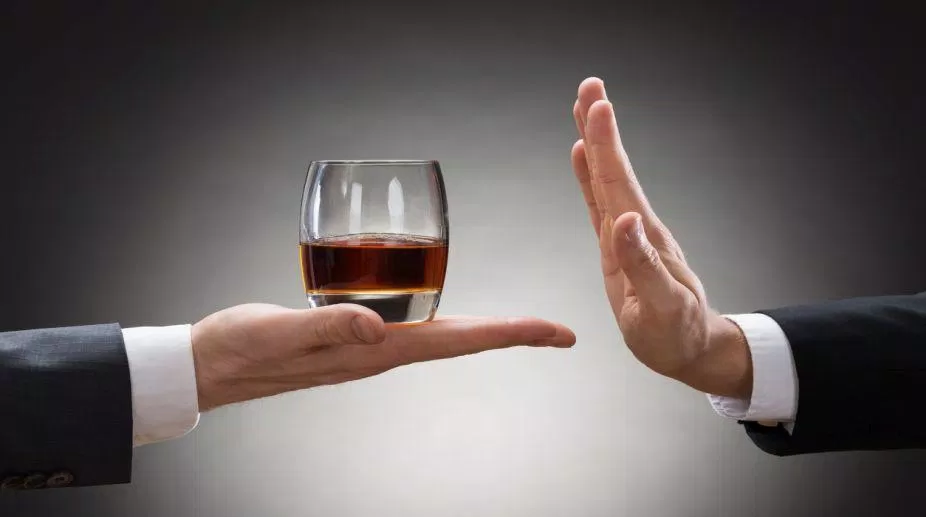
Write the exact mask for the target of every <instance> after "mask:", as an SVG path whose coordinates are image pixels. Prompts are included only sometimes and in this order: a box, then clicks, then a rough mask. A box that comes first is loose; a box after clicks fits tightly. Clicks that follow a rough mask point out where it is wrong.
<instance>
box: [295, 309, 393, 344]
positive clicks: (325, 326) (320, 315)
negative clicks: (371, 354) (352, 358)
mask: <svg viewBox="0 0 926 517" xmlns="http://www.w3.org/2000/svg"><path fill="white" fill-rule="evenodd" d="M298 315H299V317H300V319H301V321H300V326H301V327H302V328H303V329H304V330H303V334H304V340H305V342H306V343H305V344H306V346H307V347H309V348H314V347H319V346H330V345H359V344H363V343H371V344H376V343H380V342H382V341H383V340H384V339H385V338H386V326H385V323H384V322H383V319H382V318H381V317H380V316H379V315H378V314H376V313H375V312H373V311H372V310H370V309H368V308H366V307H362V306H360V305H354V304H348V303H341V304H335V305H329V306H327V307H319V308H315V309H305V310H303V311H298Z"/></svg>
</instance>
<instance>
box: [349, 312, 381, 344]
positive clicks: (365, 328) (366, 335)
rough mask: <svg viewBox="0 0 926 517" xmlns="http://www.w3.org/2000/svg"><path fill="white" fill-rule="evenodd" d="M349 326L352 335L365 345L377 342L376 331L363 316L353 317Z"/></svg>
mask: <svg viewBox="0 0 926 517" xmlns="http://www.w3.org/2000/svg"><path fill="white" fill-rule="evenodd" d="M350 326H351V328H353V329H354V334H356V335H357V337H358V338H360V339H362V340H363V341H366V342H367V343H375V342H376V341H377V339H376V329H374V328H373V324H372V323H370V321H369V320H368V319H366V318H364V317H363V316H354V319H353V320H352V321H351V322H350Z"/></svg>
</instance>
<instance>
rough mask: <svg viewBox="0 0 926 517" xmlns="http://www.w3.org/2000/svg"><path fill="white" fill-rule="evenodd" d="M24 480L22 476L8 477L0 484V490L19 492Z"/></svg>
mask: <svg viewBox="0 0 926 517" xmlns="http://www.w3.org/2000/svg"><path fill="white" fill-rule="evenodd" d="M23 481H25V478H23V477H22V476H10V477H8V478H6V479H4V480H3V482H2V483H0V490H19V489H21V488H22V487H23Z"/></svg>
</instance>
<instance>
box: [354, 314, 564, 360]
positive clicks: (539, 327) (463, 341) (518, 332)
mask: <svg viewBox="0 0 926 517" xmlns="http://www.w3.org/2000/svg"><path fill="white" fill-rule="evenodd" d="M574 343H575V334H574V333H573V332H572V331H571V330H570V329H568V328H566V327H565V326H563V325H561V324H558V323H553V322H549V321H544V320H540V319H537V318H483V317H456V316H445V317H440V318H435V319H434V321H432V322H430V323H428V324H424V325H413V326H393V327H390V328H389V332H388V336H387V338H386V340H385V341H384V342H383V343H382V344H381V345H378V346H375V347H368V349H361V348H360V347H354V351H355V352H356V354H357V355H356V356H355V357H353V358H352V360H351V364H353V365H355V366H356V367H358V368H372V369H378V368H391V367H395V366H400V365H404V364H412V363H418V362H423V361H431V360H436V359H447V358H451V357H458V356H463V355H469V354H475V353H479V352H485V351H489V350H494V349H500V348H508V347H512V346H519V345H529V346H551V347H569V346H572V345H573V344H574Z"/></svg>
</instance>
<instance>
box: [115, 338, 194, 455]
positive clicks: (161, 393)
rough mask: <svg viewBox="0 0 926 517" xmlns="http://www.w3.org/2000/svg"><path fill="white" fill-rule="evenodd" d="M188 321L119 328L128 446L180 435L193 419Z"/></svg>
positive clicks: (185, 432) (186, 430)
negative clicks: (126, 376)
mask: <svg viewBox="0 0 926 517" xmlns="http://www.w3.org/2000/svg"><path fill="white" fill-rule="evenodd" d="M191 331H192V326H191V325H174V326H169V327H135V328H128V329H123V331H122V332H123V338H124V341H125V350H126V355H127V356H128V362H129V372H130V374H131V379H132V416H133V430H134V432H133V436H134V445H135V446H136V447H137V446H139V445H145V444H149V443H154V442H160V441H164V440H170V439H173V438H178V437H181V436H183V435H185V434H187V433H188V432H190V431H192V430H193V429H194V428H195V427H196V425H197V424H198V423H199V396H198V393H197V391H196V370H195V368H194V365H193V348H192V340H191Z"/></svg>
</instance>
